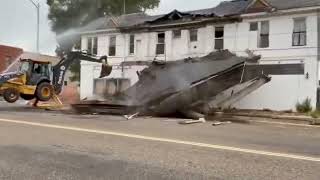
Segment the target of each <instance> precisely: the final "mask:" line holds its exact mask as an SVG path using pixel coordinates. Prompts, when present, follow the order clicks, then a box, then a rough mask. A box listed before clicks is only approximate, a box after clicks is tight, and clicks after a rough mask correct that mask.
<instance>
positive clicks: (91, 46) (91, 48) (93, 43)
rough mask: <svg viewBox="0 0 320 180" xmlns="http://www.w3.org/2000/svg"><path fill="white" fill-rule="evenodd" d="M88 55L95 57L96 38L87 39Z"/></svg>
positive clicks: (96, 50) (96, 49)
mask: <svg viewBox="0 0 320 180" xmlns="http://www.w3.org/2000/svg"><path fill="white" fill-rule="evenodd" d="M87 47H88V50H87V51H88V54H92V55H97V54H98V38H97V37H89V38H88V45H87Z"/></svg>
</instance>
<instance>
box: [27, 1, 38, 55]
mask: <svg viewBox="0 0 320 180" xmlns="http://www.w3.org/2000/svg"><path fill="white" fill-rule="evenodd" d="M29 1H30V2H31V3H32V4H33V5H34V7H35V8H36V10H37V53H39V52H40V3H39V2H38V3H35V2H34V1H33V0H29Z"/></svg>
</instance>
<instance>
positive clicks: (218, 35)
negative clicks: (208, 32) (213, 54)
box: [214, 27, 224, 49]
mask: <svg viewBox="0 0 320 180" xmlns="http://www.w3.org/2000/svg"><path fill="white" fill-rule="evenodd" d="M214 37H215V42H214V49H223V48H224V43H223V41H224V40H223V39H224V27H216V28H215V33H214Z"/></svg>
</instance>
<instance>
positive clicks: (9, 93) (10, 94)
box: [3, 88, 19, 103]
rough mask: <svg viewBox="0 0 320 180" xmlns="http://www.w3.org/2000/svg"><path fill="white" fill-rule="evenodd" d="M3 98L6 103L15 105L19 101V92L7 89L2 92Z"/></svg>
mask: <svg viewBox="0 0 320 180" xmlns="http://www.w3.org/2000/svg"><path fill="white" fill-rule="evenodd" d="M3 98H4V100H6V101H7V102H8V103H15V102H16V101H17V100H18V99H19V91H18V90H17V89H14V88H8V89H5V90H4V91H3Z"/></svg>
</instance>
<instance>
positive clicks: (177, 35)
mask: <svg viewBox="0 0 320 180" xmlns="http://www.w3.org/2000/svg"><path fill="white" fill-rule="evenodd" d="M173 38H181V30H173Z"/></svg>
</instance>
